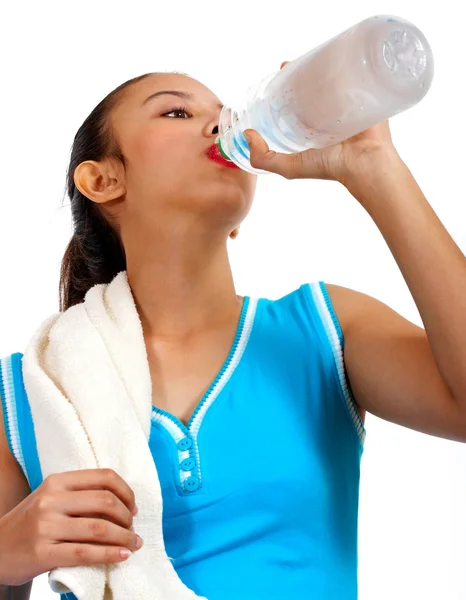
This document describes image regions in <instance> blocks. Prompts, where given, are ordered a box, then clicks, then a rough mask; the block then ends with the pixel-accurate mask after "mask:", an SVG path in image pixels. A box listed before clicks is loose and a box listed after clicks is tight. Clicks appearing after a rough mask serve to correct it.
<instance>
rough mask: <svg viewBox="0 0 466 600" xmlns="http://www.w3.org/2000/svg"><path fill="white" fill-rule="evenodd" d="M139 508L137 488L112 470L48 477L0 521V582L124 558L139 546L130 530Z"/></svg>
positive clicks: (11, 582)
mask: <svg viewBox="0 0 466 600" xmlns="http://www.w3.org/2000/svg"><path fill="white" fill-rule="evenodd" d="M136 512H137V510H136V506H135V499H134V493H133V491H132V489H131V488H130V487H129V486H128V484H127V483H126V482H125V481H124V480H123V479H122V478H121V477H120V476H119V475H118V474H117V473H116V472H115V471H113V470H112V469H85V470H81V471H68V472H65V473H56V474H53V475H49V476H48V477H47V478H46V479H45V480H44V482H43V483H42V484H41V485H40V486H39V487H38V488H37V489H36V490H34V492H32V493H31V494H29V496H27V497H26V498H25V499H24V500H23V501H22V502H20V503H19V504H18V505H17V506H15V508H14V509H13V510H11V511H10V512H8V513H7V514H6V515H4V516H3V517H2V518H1V519H0V583H1V584H2V585H13V586H16V585H22V584H23V583H25V582H27V581H30V580H31V579H33V578H34V577H37V576H38V575H40V574H41V573H45V572H47V571H51V570H52V569H54V568H56V567H75V566H84V565H100V564H109V563H118V562H121V561H123V560H125V559H126V558H127V557H125V556H122V554H121V551H124V550H130V551H131V552H134V551H136V550H138V549H139V547H140V546H138V544H137V542H138V538H139V536H137V535H136V534H135V533H134V532H133V531H132V530H131V529H132V524H133V516H134V515H135V514H136ZM139 539H140V538H139ZM141 545H142V543H141Z"/></svg>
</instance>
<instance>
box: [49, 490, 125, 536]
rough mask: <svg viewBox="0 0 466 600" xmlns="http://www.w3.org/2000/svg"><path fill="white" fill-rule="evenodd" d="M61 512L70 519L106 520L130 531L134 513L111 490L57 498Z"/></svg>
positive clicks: (64, 494)
mask: <svg viewBox="0 0 466 600" xmlns="http://www.w3.org/2000/svg"><path fill="white" fill-rule="evenodd" d="M55 499H56V503H57V507H58V509H59V511H60V512H61V513H63V514H65V515H68V516H70V517H99V518H102V517H103V518H105V519H107V520H108V521H111V522H112V523H115V524H116V525H120V526H121V527H126V528H127V529H129V528H130V527H131V525H132V524H133V513H132V512H131V511H130V510H129V509H128V507H127V506H126V504H123V502H122V501H121V500H120V498H118V496H116V495H115V494H114V493H113V492H111V491H109V490H77V491H72V492H64V493H62V494H59V495H57V496H55Z"/></svg>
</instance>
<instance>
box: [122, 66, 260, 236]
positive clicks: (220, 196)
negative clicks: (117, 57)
mask: <svg viewBox="0 0 466 600" xmlns="http://www.w3.org/2000/svg"><path fill="white" fill-rule="evenodd" d="M168 91H171V92H175V94H174V93H160V92H168ZM155 94H158V95H155ZM176 94H178V95H176ZM180 96H183V97H180ZM220 111H221V103H220V101H219V99H218V98H217V97H216V96H215V94H213V93H212V92H211V91H210V90H209V89H208V88H206V87H205V86H204V85H202V84H201V83H199V82H198V81H196V80H195V79H191V78H190V77H187V76H185V75H175V74H160V75H159V74H157V75H150V76H148V77H146V78H145V79H143V80H141V81H139V82H137V83H135V84H133V85H132V86H130V87H129V88H128V89H127V90H125V92H124V94H123V97H122V99H121V101H120V102H119V104H118V106H117V107H116V108H115V109H114V110H113V111H112V115H111V122H112V128H113V133H114V136H115V137H116V140H117V141H118V144H119V147H120V149H121V151H122V153H123V156H124V157H125V162H126V166H125V173H124V178H125V190H126V192H125V202H124V214H121V216H120V218H121V220H122V222H121V223H120V225H121V226H122V227H123V229H124V220H125V219H131V221H133V222H136V223H138V224H141V223H146V224H148V223H150V222H152V224H153V225H154V226H157V227H159V228H163V230H164V231H174V230H175V229H177V230H178V231H179V232H181V233H184V232H186V233H189V232H190V231H191V232H192V231H195V230H196V229H197V230H199V229H201V231H204V230H205V231H206V232H210V234H212V232H214V231H215V232H217V233H219V234H222V235H223V234H225V235H226V236H228V234H229V233H230V232H231V231H233V230H234V229H235V228H236V227H237V226H238V225H239V224H240V223H241V221H242V220H243V219H244V218H245V217H246V215H247V214H248V212H249V210H250V208H251V204H252V200H253V196H254V191H255V187H256V179H257V177H256V176H255V175H252V174H250V173H247V172H245V171H243V170H241V169H231V168H227V167H225V166H223V165H221V164H219V163H216V162H213V161H212V160H210V159H209V158H208V155H207V153H208V150H209V148H210V147H211V146H212V145H213V144H214V143H215V138H216V137H217V132H218V129H217V125H218V119H219V116H220ZM152 217H153V221H152ZM174 228H175V229H174Z"/></svg>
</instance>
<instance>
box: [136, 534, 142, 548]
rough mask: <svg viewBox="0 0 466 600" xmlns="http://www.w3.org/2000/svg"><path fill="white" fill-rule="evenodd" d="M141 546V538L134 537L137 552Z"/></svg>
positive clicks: (138, 536)
mask: <svg viewBox="0 0 466 600" xmlns="http://www.w3.org/2000/svg"><path fill="white" fill-rule="evenodd" d="M142 544H143V541H142V537H141V536H140V535H137V536H136V548H137V549H138V550H139V548H141V546H142Z"/></svg>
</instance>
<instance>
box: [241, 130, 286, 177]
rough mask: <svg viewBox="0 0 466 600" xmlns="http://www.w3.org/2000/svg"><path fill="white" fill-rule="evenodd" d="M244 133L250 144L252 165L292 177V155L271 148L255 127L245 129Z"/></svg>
mask: <svg viewBox="0 0 466 600" xmlns="http://www.w3.org/2000/svg"><path fill="white" fill-rule="evenodd" d="M243 135H244V137H245V138H246V141H247V143H248V146H249V152H250V159H249V162H250V163H251V166H252V167H254V168H255V169H262V170H263V171H269V172H270V173H276V174H277V175H282V176H283V177H286V178H287V179H289V178H290V174H289V170H290V166H291V165H290V161H289V158H290V155H289V154H281V153H279V152H274V151H273V150H270V149H269V146H268V144H267V142H266V141H265V140H264V138H263V137H262V136H261V135H260V134H259V133H258V132H257V131H255V130H254V129H245V130H244V131H243Z"/></svg>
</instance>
